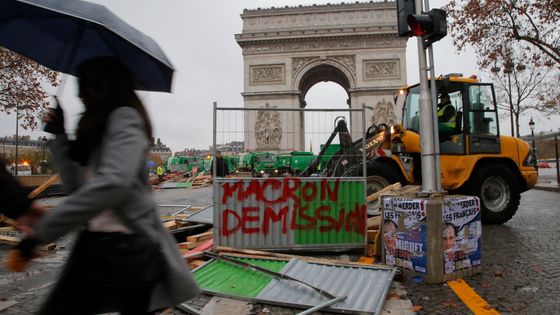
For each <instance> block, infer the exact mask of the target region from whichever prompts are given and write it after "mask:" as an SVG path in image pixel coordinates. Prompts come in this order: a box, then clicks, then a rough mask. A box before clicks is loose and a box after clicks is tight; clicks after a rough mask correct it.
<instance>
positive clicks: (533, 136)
mask: <svg viewBox="0 0 560 315" xmlns="http://www.w3.org/2000/svg"><path fill="white" fill-rule="evenodd" d="M531 145H532V147H531V148H532V150H533V160H534V161H533V164H534V165H535V169H537V173H538V172H539V168H538V167H537V152H536V150H535V131H534V130H533V129H531Z"/></svg>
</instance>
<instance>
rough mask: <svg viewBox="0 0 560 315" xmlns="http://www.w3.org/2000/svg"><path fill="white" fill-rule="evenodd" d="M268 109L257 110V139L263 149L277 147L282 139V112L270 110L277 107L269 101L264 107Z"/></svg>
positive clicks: (258, 145)
mask: <svg viewBox="0 0 560 315" xmlns="http://www.w3.org/2000/svg"><path fill="white" fill-rule="evenodd" d="M263 108H266V109H267V110H259V111H257V119H256V121H255V140H257V147H258V148H262V149H277V148H278V147H279V146H280V142H281V141H282V120H281V117H280V112H278V111H275V110H268V109H273V108H276V106H270V105H269V104H268V103H266V105H265V106H264V107H263Z"/></svg>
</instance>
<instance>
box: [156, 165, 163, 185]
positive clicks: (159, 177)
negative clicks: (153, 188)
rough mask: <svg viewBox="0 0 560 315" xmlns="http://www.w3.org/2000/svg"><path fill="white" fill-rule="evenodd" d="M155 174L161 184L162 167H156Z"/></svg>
mask: <svg viewBox="0 0 560 315" xmlns="http://www.w3.org/2000/svg"><path fill="white" fill-rule="evenodd" d="M156 174H157V177H158V179H159V181H160V182H163V167H161V165H158V167H157V168H156Z"/></svg>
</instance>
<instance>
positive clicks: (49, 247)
mask: <svg viewBox="0 0 560 315" xmlns="http://www.w3.org/2000/svg"><path fill="white" fill-rule="evenodd" d="M55 249H56V243H48V244H47V245H43V246H41V247H39V250H55Z"/></svg>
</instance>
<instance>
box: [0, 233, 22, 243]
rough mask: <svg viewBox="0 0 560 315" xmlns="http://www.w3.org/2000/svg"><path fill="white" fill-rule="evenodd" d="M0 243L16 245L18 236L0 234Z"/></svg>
mask: <svg viewBox="0 0 560 315" xmlns="http://www.w3.org/2000/svg"><path fill="white" fill-rule="evenodd" d="M0 243H2V244H8V245H17V244H18V243H19V238H17V237H13V236H4V235H0Z"/></svg>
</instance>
